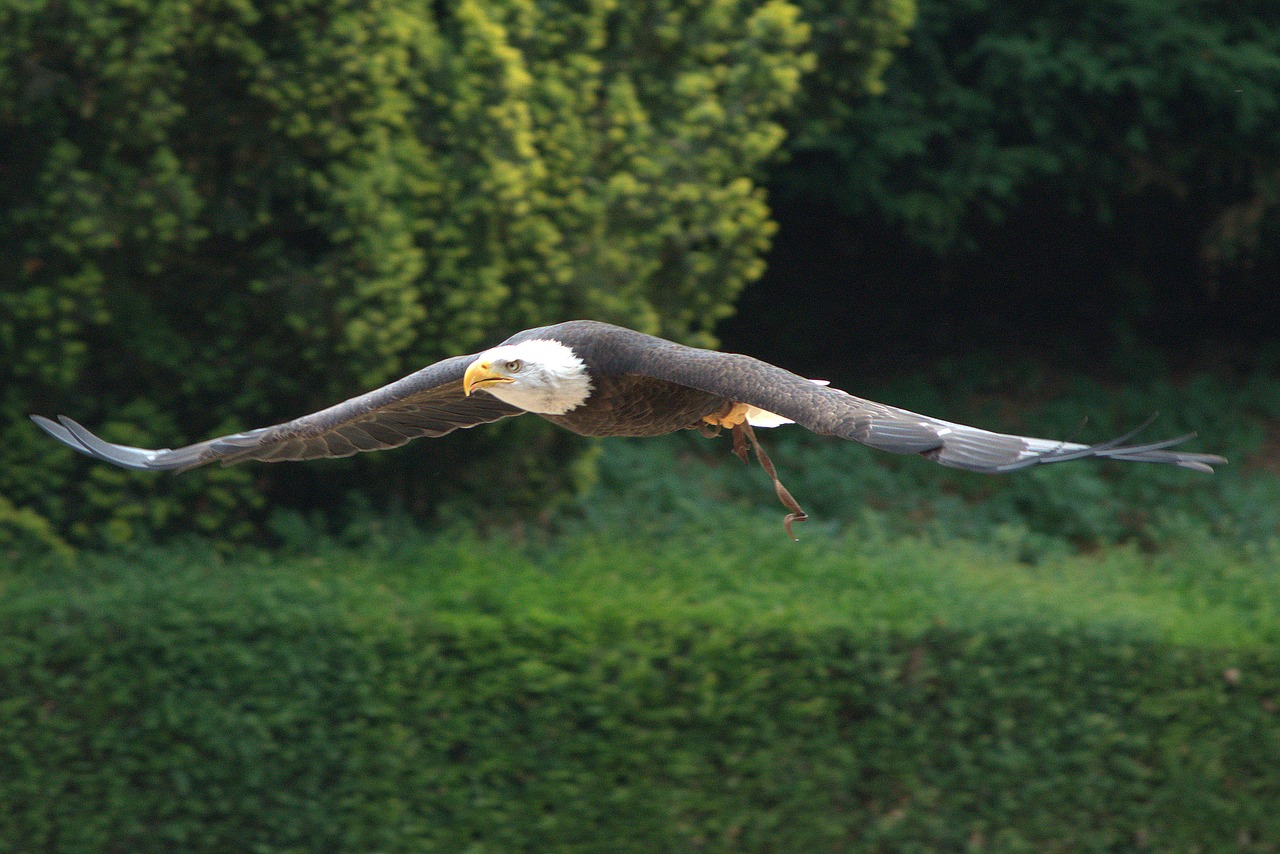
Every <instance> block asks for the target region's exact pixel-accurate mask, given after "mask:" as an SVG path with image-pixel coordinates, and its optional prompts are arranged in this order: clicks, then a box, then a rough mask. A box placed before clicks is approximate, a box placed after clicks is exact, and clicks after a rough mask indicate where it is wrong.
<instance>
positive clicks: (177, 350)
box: [0, 0, 809, 543]
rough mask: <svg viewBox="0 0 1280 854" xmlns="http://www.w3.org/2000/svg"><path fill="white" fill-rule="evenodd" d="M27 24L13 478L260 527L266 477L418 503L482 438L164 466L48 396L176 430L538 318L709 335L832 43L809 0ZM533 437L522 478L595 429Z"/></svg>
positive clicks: (0, 285) (2, 202)
mask: <svg viewBox="0 0 1280 854" xmlns="http://www.w3.org/2000/svg"><path fill="white" fill-rule="evenodd" d="M0 28H2V29H3V30H4V32H5V33H6V34H7V38H6V39H5V41H4V45H3V46H0V152H3V155H4V156H3V157H2V158H0V175H3V177H4V180H3V181H0V206H2V207H3V209H4V211H5V215H4V216H3V218H2V219H0V249H2V250H3V251H2V252H0V256H2V257H3V258H4V260H3V261H2V262H0V447H3V448H4V449H5V451H4V458H3V465H0V492H2V493H3V494H4V495H6V497H8V498H10V500H11V501H13V502H14V503H15V504H16V505H17V506H19V507H25V508H30V509H32V510H33V511H35V512H37V513H39V514H41V515H42V516H44V517H46V518H49V519H52V520H55V521H56V522H57V524H58V526H59V528H60V529H64V530H66V532H67V534H68V535H69V536H71V537H72V538H74V539H75V540H80V541H85V540H88V541H97V542H99V543H101V542H104V541H105V542H118V541H125V540H130V539H134V538H137V537H138V536H140V535H143V534H146V533H147V532H157V531H165V530H169V529H172V528H175V527H179V528H181V529H183V530H191V529H193V528H194V529H197V530H202V531H204V532H206V533H215V532H216V533H217V534H218V535H219V536H220V537H222V538H224V539H234V538H236V537H238V536H243V535H244V534H245V533H246V532H247V531H248V527H247V525H246V522H248V521H257V518H256V516H255V513H254V508H255V505H259V504H261V503H262V498H263V496H264V495H272V496H273V497H275V498H276V499H281V498H282V497H283V498H289V497H292V498H293V500H295V501H297V500H298V498H297V496H299V495H311V496H316V495H321V496H326V497H327V494H326V492H325V491H326V490H328V492H330V493H340V492H341V491H342V488H343V487H344V486H345V487H350V486H351V485H352V484H354V483H365V484H367V483H368V482H370V481H374V482H378V483H380V484H381V485H382V486H383V487H384V488H383V489H382V490H380V494H383V495H385V494H387V493H396V492H397V489H398V490H399V493H398V498H399V499H400V500H401V501H403V502H405V503H411V502H413V501H414V500H415V496H414V495H413V493H412V492H411V489H410V487H408V486H407V485H406V484H407V483H408V482H410V481H411V480H412V479H413V476H414V475H420V476H424V477H423V479H425V472H426V471H430V473H431V474H432V475H433V476H434V478H435V479H441V475H442V472H444V473H447V472H449V471H456V470H458V469H459V468H460V462H461V460H462V459H466V458H468V457H469V456H483V455H480V454H476V455H464V454H456V455H448V456H446V457H445V458H444V459H442V458H441V457H435V458H433V459H432V460H431V461H430V462H428V463H425V464H423V469H420V470H418V471H416V472H415V471H409V472H408V473H406V474H402V475H399V480H396V479H395V477H393V476H392V475H391V474H389V473H390V472H393V471H396V470H397V468H398V467H397V468H393V464H392V463H389V462H382V463H378V462H367V461H361V462H358V463H355V464H354V465H359V466H365V465H372V466H375V467H377V466H381V468H375V469H372V470H370V469H360V474H359V475H353V474H352V471H353V469H352V465H349V464H340V465H335V466H330V467H328V468H321V469H313V470H309V471H313V472H323V473H315V474H310V475H308V474H306V473H294V471H292V470H286V469H269V470H263V469H261V468H258V469H255V470H252V471H251V470H230V471H227V472H219V473H211V474H204V473H202V474H200V475H198V476H196V477H193V478H187V479H182V480H173V481H170V480H168V479H158V478H149V477H140V476H138V475H133V474H128V473H121V472H107V471H104V470H102V468H101V467H100V466H98V467H94V468H92V469H89V468H86V467H84V466H83V465H82V464H80V461H76V460H74V458H73V456H72V455H70V454H67V453H65V452H64V451H60V450H58V449H56V448H55V447H54V446H51V445H49V444H48V442H47V441H46V440H45V439H44V437H42V436H39V435H38V434H37V433H36V432H34V431H33V430H32V428H31V425H30V424H29V423H26V422H25V420H24V419H25V416H26V414H27V413H29V412H31V411H41V412H51V411H66V412H68V413H70V414H72V415H74V416H76V417H77V418H80V419H82V420H84V421H85V422H86V423H89V424H92V425H93V426H94V427H95V428H97V429H100V430H101V431H102V433H103V434H104V435H105V436H106V437H108V438H110V439H113V440H118V441H126V442H130V443H135V444H158V445H165V446H172V445H175V444H179V443H184V442H188V441H193V440H197V439H200V438H204V437H206V436H208V435H210V434H213V433H216V432H225V431H228V430H235V429H239V428H247V427H252V426H256V425H260V424H264V423H271V422H272V421H274V420H280V419H283V418H287V417H293V416H296V415H299V414H301V413H303V412H307V411H311V410H313V409H315V408H318V407H320V406H324V405H328V404H331V403H333V402H335V401H337V400H341V399H343V398H345V397H347V396H350V395H352V394H354V393H356V392H359V391H363V390H365V389H367V388H369V387H371V386H373V385H375V384H377V383H381V382H383V381H386V380H388V379H391V378H393V377H395V376H398V375H400V374H402V373H407V372H408V371H409V370H411V369H414V368H417V367H419V366H420V365H422V364H424V363H426V362H429V361H433V360H435V359H437V358H439V357H441V356H442V355H446V354H448V355H452V354H456V353H459V352H467V351H469V350H474V349H476V348H478V347H480V346H481V345H484V344H487V343H491V342H493V341H494V340H500V339H501V338H502V337H505V336H506V335H507V334H510V333H511V332H513V331H516V330H518V329H521V328H525V327H527V326H531V325H536V324H538V323H544V322H552V321H559V320H564V319H568V318H571V317H580V316H589V317H595V318H598V319H601V320H611V321H617V322H622V323H626V324H628V325H631V326H635V327H638V328H642V329H645V330H648V331H652V332H659V333H663V334H666V335H669V336H673V337H678V338H685V339H692V340H701V341H707V340H709V337H708V336H709V329H710V327H711V325H712V324H714V323H715V321H716V320H717V319H719V318H721V317H723V316H724V315H725V314H726V313H727V312H728V311H729V305H730V303H731V301H732V299H733V297H734V296H735V294H736V293H737V292H738V290H739V289H740V288H741V287H742V286H743V284H744V283H746V282H747V281H749V280H751V279H753V278H755V277H756V276H758V275H759V273H760V271H761V269H762V261H761V254H762V253H763V251H764V249H765V248H766V247H767V246H768V243H769V237H770V234H771V232H772V228H773V226H772V224H771V223H770V221H769V219H768V208H767V206H766V204H765V201H764V195H763V190H762V189H761V187H760V186H759V185H758V184H757V182H756V177H757V173H758V170H759V168H760V165H761V163H762V162H763V161H764V160H765V159H766V158H767V157H769V156H770V155H771V154H772V153H773V152H774V151H775V149H776V148H777V147H778V145H779V144H780V142H781V140H782V129H781V127H780V126H779V125H778V124H777V123H776V122H775V120H774V116H775V114H777V113H778V112H779V111H781V110H782V109H784V108H786V107H787V106H788V105H789V104H790V103H791V101H792V100H793V98H794V96H795V94H796V92H797V91H798V89H799V85H800V77H801V73H802V71H803V70H804V69H805V68H806V67H807V66H808V65H809V59H808V57H807V55H806V54H805V53H804V44H805V39H806V34H807V28H806V26H805V25H804V24H803V23H801V21H800V20H799V12H798V10H797V9H796V8H795V7H794V6H792V5H789V4H788V3H786V2H783V0H772V2H766V3H763V4H760V3H747V2H730V3H716V4H692V5H690V4H687V3H683V2H675V0H652V2H642V3H626V4H595V5H590V6H583V5H581V4H573V3H559V2H551V3H540V4H534V3H530V2H527V0H503V2H496V3H495V2H488V3H479V2H470V1H469V0H468V1H467V2H460V3H454V4H429V3H423V2H418V0H289V2H282V3H264V4H251V3H239V2H230V3H218V2H215V3H213V4H190V3H183V2H177V0H145V2H129V3H107V4H103V3H98V2H88V0H69V2H56V3H55V2H42V1H41V0H37V2H34V3H16V2H7V3H3V4H0ZM511 444H517V443H511ZM529 447H530V450H529V453H528V454H527V455H526V456H525V457H524V458H522V459H520V460H517V461H515V462H514V463H513V464H510V465H508V466H506V467H505V470H504V474H505V475H506V476H507V477H508V478H515V477H518V476H519V475H520V474H521V473H523V474H525V475H526V476H527V477H526V480H527V481H529V482H533V483H536V481H537V479H538V478H539V477H542V478H550V477H551V475H550V474H549V472H554V471H557V470H558V469H559V467H560V465H561V463H562V461H563V458H565V457H567V456H571V455H572V454H571V448H570V446H569V445H568V444H567V443H564V442H560V443H559V444H555V445H553V446H552V447H551V448H550V449H548V448H547V441H545V440H543V441H534V442H531V443H529ZM573 447H574V448H576V447H577V446H576V445H575V446H573ZM400 459H404V458H400ZM371 472H374V473H371ZM446 479H447V478H446ZM334 481H337V482H338V484H337V485H335V484H334V483H333V482H334ZM556 486H557V484H556V483H554V482H553V483H551V484H550V489H546V488H544V487H543V486H541V485H539V486H537V487H536V489H537V491H538V492H540V493H542V492H547V491H554V490H555V487H556ZM561 486H563V484H561ZM432 497H433V498H434V496H432ZM321 500H325V498H324V497H322V498H321ZM329 503H335V502H333V501H329ZM425 503H430V501H427V502H425ZM179 519H180V520H181V524H177V521H176V520H179Z"/></svg>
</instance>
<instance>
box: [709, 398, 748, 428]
mask: <svg viewBox="0 0 1280 854" xmlns="http://www.w3.org/2000/svg"><path fill="white" fill-rule="evenodd" d="M750 411H751V407H750V406H748V405H747V404H745V403H735V404H733V405H732V406H730V407H729V410H728V411H727V412H724V413H721V414H719V415H706V416H703V419H702V420H703V421H705V422H707V423H708V424H710V425H712V426H713V427H728V428H729V429H731V430H732V429H733V428H734V427H737V426H738V425H739V424H744V423H746V420H747V413H748V412H750Z"/></svg>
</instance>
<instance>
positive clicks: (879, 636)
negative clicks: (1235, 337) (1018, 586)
mask: <svg viewBox="0 0 1280 854" xmlns="http://www.w3.org/2000/svg"><path fill="white" fill-rule="evenodd" d="M335 570H338V568H337V567H328V566H324V565H317V566H314V567H313V568H312V569H311V570H309V571H308V572H305V573H301V574H299V573H293V572H281V571H277V570H273V569H272V568H270V567H269V566H266V565H263V566H257V567H255V566H242V565H238V566H228V565H220V564H219V563H218V562H216V561H205V562H204V563H202V564H193V565H191V566H187V567H170V566H164V565H146V564H145V563H139V564H138V565H136V566H135V567H133V568H131V569H128V570H127V571H121V570H120V569H119V568H117V569H115V570H111V571H106V572H104V571H101V570H93V569H90V570H82V571H80V572H78V573H77V572H70V571H64V572H50V573H48V574H46V575H45V576H43V577H42V578H40V579H38V580H27V581H23V582H22V583H16V582H15V581H14V579H12V578H10V579H9V580H8V581H7V582H5V585H4V586H5V590H4V593H5V595H4V596H2V597H0V767H3V769H4V772H3V773H0V804H3V809H0V848H4V849H5V850H7V851H13V852H34V851H59V852H79V851H95V852H96V851H139V852H144V851H173V850H182V851H190V852H199V851H228V850H236V851H256V852H276V851H374V850H376V851H386V852H393V851H406V852H409V851H413V852H423V851H464V850H465V851H477V852H482V851H495V852H496V851H503V852H506V851H550V850H584V851H599V850H609V851H620V852H623V851H637V852H639V851H658V850H668V851H674V850H680V851H689V850H706V851H736V852H737V851H761V852H764V851H832V850H838V851H848V850H911V849H917V850H919V849H927V850H958V849H961V848H966V847H967V848H970V849H974V850H985V849H990V850H1001V851H1019V850H1025V851H1041V850H1143V849H1151V850H1196V849H1198V850H1223V849H1224V848H1227V847H1230V848H1235V847H1237V846H1240V847H1244V848H1249V847H1251V846H1256V847H1257V850H1269V849H1267V846H1272V847H1274V846H1275V845H1276V844H1278V843H1280V812H1277V810H1276V809H1275V804H1276V803H1280V771H1278V770H1277V769H1280V725H1278V723H1277V707H1276V704H1277V701H1278V700H1280V654H1278V653H1277V652H1276V650H1275V649H1274V648H1270V647H1260V648H1256V649H1252V650H1221V649H1197V648H1190V647H1184V646H1177V645H1170V644H1167V643H1161V642H1156V641H1152V640H1143V639H1140V638H1137V637H1134V636H1131V635H1129V634H1126V632H1124V631H1123V630H1121V629H1109V630H1108V629H1100V628H1096V627H1095V628H1093V629H1091V630H1083V631H1065V630H1062V629H1060V628H1058V629H1055V628H1052V627H1048V626H1044V625H1037V624H1034V623H1032V622H1030V621H1017V620H1004V621H989V623H988V625H987V627H986V628H975V626H977V625H980V624H981V623H982V622H983V621H982V620H981V619H976V620H969V621H968V622H967V625H968V628H961V627H960V626H959V624H957V625H956V626H953V627H947V626H931V627H926V628H922V629H919V630H911V631H895V630H892V629H886V628H883V627H881V628H872V627H858V626H833V625H824V626H807V625H805V624H803V622H800V621H794V620H776V619H775V620H769V619H764V618H761V617H759V616H755V617H750V618H743V617H734V615H733V612H732V611H731V610H715V609H707V610H705V611H701V612H699V611H696V610H695V611H689V610H688V609H672V608H667V607H666V606H665V605H664V604H663V603H661V602H654V603H653V604H652V605H649V606H645V607H636V608H632V607H630V606H628V607H627V608H625V609H619V608H610V607H609V606H608V603H601V606H600V607H599V608H593V609H592V608H588V609H583V610H581V611H572V612H570V611H566V610H563V609H561V610H548V609H545V608H540V607H527V608H524V609H521V608H514V607H511V606H510V605H509V604H504V602H503V600H502V599H501V597H497V598H486V597H484V596H475V597H473V598H471V599H470V600H469V601H468V602H467V603H465V604H462V603H455V604H454V605H453V606H448V607H445V606H440V607H423V606H422V604H421V602H418V603H417V604H414V603H412V602H410V601H408V600H405V599H402V598H397V596H395V595H393V593H391V592H389V590H388V588H386V587H382V586H380V585H371V584H368V583H366V582H367V578H366V579H365V581H363V582H359V583H356V582H352V581H349V580H345V579H344V577H343V575H342V574H341V573H340V570H338V571H335ZM491 570H492V572H493V573H495V574H498V573H501V572H502V571H503V567H501V566H494V567H492V568H491ZM415 571H416V572H420V573H427V574H431V575H432V576H433V577H436V578H438V579H440V583H441V589H442V590H443V589H445V588H446V586H447V580H448V577H449V574H450V572H451V571H453V570H451V569H450V567H448V566H440V567H435V568H432V569H430V570H426V569H419V570H415ZM547 571H548V572H554V571H555V570H554V569H552V568H548V569H547ZM500 577H501V576H498V578H499V579H500ZM494 583H495V584H497V583H501V582H500V581H499V580H495V582H494ZM393 587H394V585H393Z"/></svg>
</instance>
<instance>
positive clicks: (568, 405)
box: [462, 338, 591, 415]
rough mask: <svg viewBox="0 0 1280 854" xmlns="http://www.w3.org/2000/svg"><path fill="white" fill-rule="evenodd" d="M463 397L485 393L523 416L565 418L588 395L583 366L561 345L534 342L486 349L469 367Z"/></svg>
mask: <svg viewBox="0 0 1280 854" xmlns="http://www.w3.org/2000/svg"><path fill="white" fill-rule="evenodd" d="M462 387H463V389H464V390H465V391H466V393H467V394H471V393H472V392H473V391H475V390H477V389H484V390H485V391H487V392H488V393H489V394H491V395H493V396H494V397H496V398H498V400H501V401H502V402H503V403H509V404H511V405H512V406H518V407H520V408H521V409H523V410H525V411H526V412H538V413H541V414H544V415H563V414H564V413H566V412H568V411H569V410H571V409H577V408H578V407H579V406H581V405H582V404H584V403H586V400H587V397H588V396H589V395H590V394H591V378H590V376H588V375H587V366H586V364H584V363H583V361H582V359H580V358H578V356H577V355H576V354H574V352H573V350H572V349H570V348H569V347H568V346H566V345H564V344H561V343H560V342H559V341H552V340H550V339H546V338H536V339H534V340H532V341H521V342H520V343H519V344H503V345H501V346H498V347H493V348H492V349H489V350H485V351H484V352H483V353H481V354H480V355H478V356H476V359H475V361H474V362H472V363H471V364H470V365H468V366H467V373H466V376H465V377H464V378H463V380H462Z"/></svg>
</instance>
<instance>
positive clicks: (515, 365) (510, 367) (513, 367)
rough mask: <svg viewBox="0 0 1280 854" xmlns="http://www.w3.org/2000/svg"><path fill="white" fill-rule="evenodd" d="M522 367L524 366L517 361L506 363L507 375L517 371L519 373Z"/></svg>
mask: <svg viewBox="0 0 1280 854" xmlns="http://www.w3.org/2000/svg"><path fill="white" fill-rule="evenodd" d="M522 367H524V365H523V364H521V362H520V360H519V359H512V360H511V361H509V362H507V373H509V374H514V373H516V372H517V371H519V370H520V369H521V368H522Z"/></svg>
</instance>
